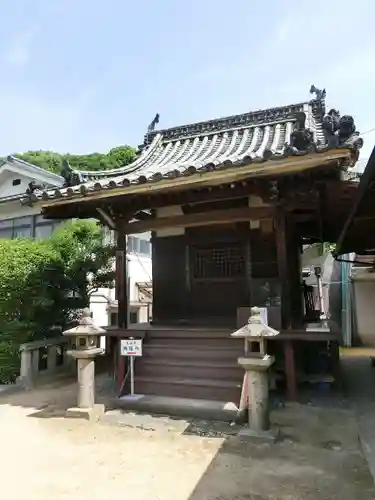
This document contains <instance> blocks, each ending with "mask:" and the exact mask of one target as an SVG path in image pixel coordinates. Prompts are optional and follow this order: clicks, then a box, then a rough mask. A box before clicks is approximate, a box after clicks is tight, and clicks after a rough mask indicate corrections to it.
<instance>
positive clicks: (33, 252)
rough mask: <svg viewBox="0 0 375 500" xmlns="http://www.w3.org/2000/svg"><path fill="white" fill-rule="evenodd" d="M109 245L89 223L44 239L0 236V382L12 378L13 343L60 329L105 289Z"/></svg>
mask: <svg viewBox="0 0 375 500" xmlns="http://www.w3.org/2000/svg"><path fill="white" fill-rule="evenodd" d="M113 255H114V253H113V249H112V247H110V246H108V245H106V244H105V241H104V236H103V232H102V231H101V229H100V227H99V226H98V225H97V224H96V223H95V222H92V221H74V222H68V223H65V224H63V225H62V226H61V227H60V228H59V229H57V230H56V231H55V232H54V233H53V234H52V236H51V237H50V238H48V239H46V240H38V241H34V240H29V239H16V240H0V383H7V382H10V381H13V380H14V379H15V377H16V376H17V374H18V369H19V352H18V351H19V346H20V344H22V343H23V342H28V341H30V340H36V339H42V338H47V337H49V336H51V335H52V334H53V331H54V332H55V333H56V330H53V327H55V326H60V327H61V328H63V329H64V328H66V326H67V324H68V323H69V322H70V321H72V320H73V319H74V317H75V314H76V312H77V309H78V308H81V307H85V306H87V305H88V304H89V299H90V294H91V293H92V291H93V290H95V289H96V288H99V287H111V286H112V283H113V279H114V273H113V271H112V269H113V266H112V262H113V261H112V257H113Z"/></svg>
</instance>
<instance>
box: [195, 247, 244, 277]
mask: <svg viewBox="0 0 375 500" xmlns="http://www.w3.org/2000/svg"><path fill="white" fill-rule="evenodd" d="M191 255H192V277H193V278H194V279H223V278H224V279H226V278H238V277H241V276H245V274H246V261H245V252H244V248H242V247H241V246H240V245H239V246H228V245H217V246H215V247H192V248H191Z"/></svg>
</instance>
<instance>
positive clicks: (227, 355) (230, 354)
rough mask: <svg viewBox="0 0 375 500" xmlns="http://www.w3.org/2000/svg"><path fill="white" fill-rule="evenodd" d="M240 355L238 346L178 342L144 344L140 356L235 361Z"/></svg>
mask: <svg viewBox="0 0 375 500" xmlns="http://www.w3.org/2000/svg"><path fill="white" fill-rule="evenodd" d="M240 356H243V350H242V349H239V348H238V347H237V348H236V347H234V348H228V347H217V346H215V347H213V348H211V347H206V346H199V347H195V346H189V347H181V346H180V345H179V344H169V345H163V344H150V345H148V344H144V346H143V353H142V358H150V357H156V358H159V359H160V358H168V359H187V358H188V359H192V360H193V359H196V360H198V359H200V360H202V359H203V360H209V359H210V360H215V361H216V360H233V361H234V362H235V363H236V362H237V358H238V357H240Z"/></svg>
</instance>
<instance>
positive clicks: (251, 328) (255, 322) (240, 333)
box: [231, 307, 280, 338]
mask: <svg viewBox="0 0 375 500" xmlns="http://www.w3.org/2000/svg"><path fill="white" fill-rule="evenodd" d="M260 313H261V310H260V308H259V307H252V308H251V316H250V318H249V319H248V321H247V325H245V326H243V327H241V328H239V329H238V330H236V331H235V332H234V333H232V334H231V337H235V338H254V337H257V338H267V337H276V335H278V334H279V333H280V332H279V331H277V330H274V329H273V328H271V327H270V326H268V325H266V324H265V323H264V321H263V320H262V317H261V315H260Z"/></svg>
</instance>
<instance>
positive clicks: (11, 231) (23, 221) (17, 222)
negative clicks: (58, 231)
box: [0, 215, 59, 239]
mask: <svg viewBox="0 0 375 500" xmlns="http://www.w3.org/2000/svg"><path fill="white" fill-rule="evenodd" d="M58 224H59V222H56V221H50V220H47V219H44V218H43V217H42V216H41V215H37V216H27V217H17V218H15V219H5V220H2V221H0V238H8V239H14V238H32V237H34V236H35V238H37V239H41V238H47V237H48V236H50V235H51V233H52V231H53V230H54V229H55V228H56V227H57V226H58Z"/></svg>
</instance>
